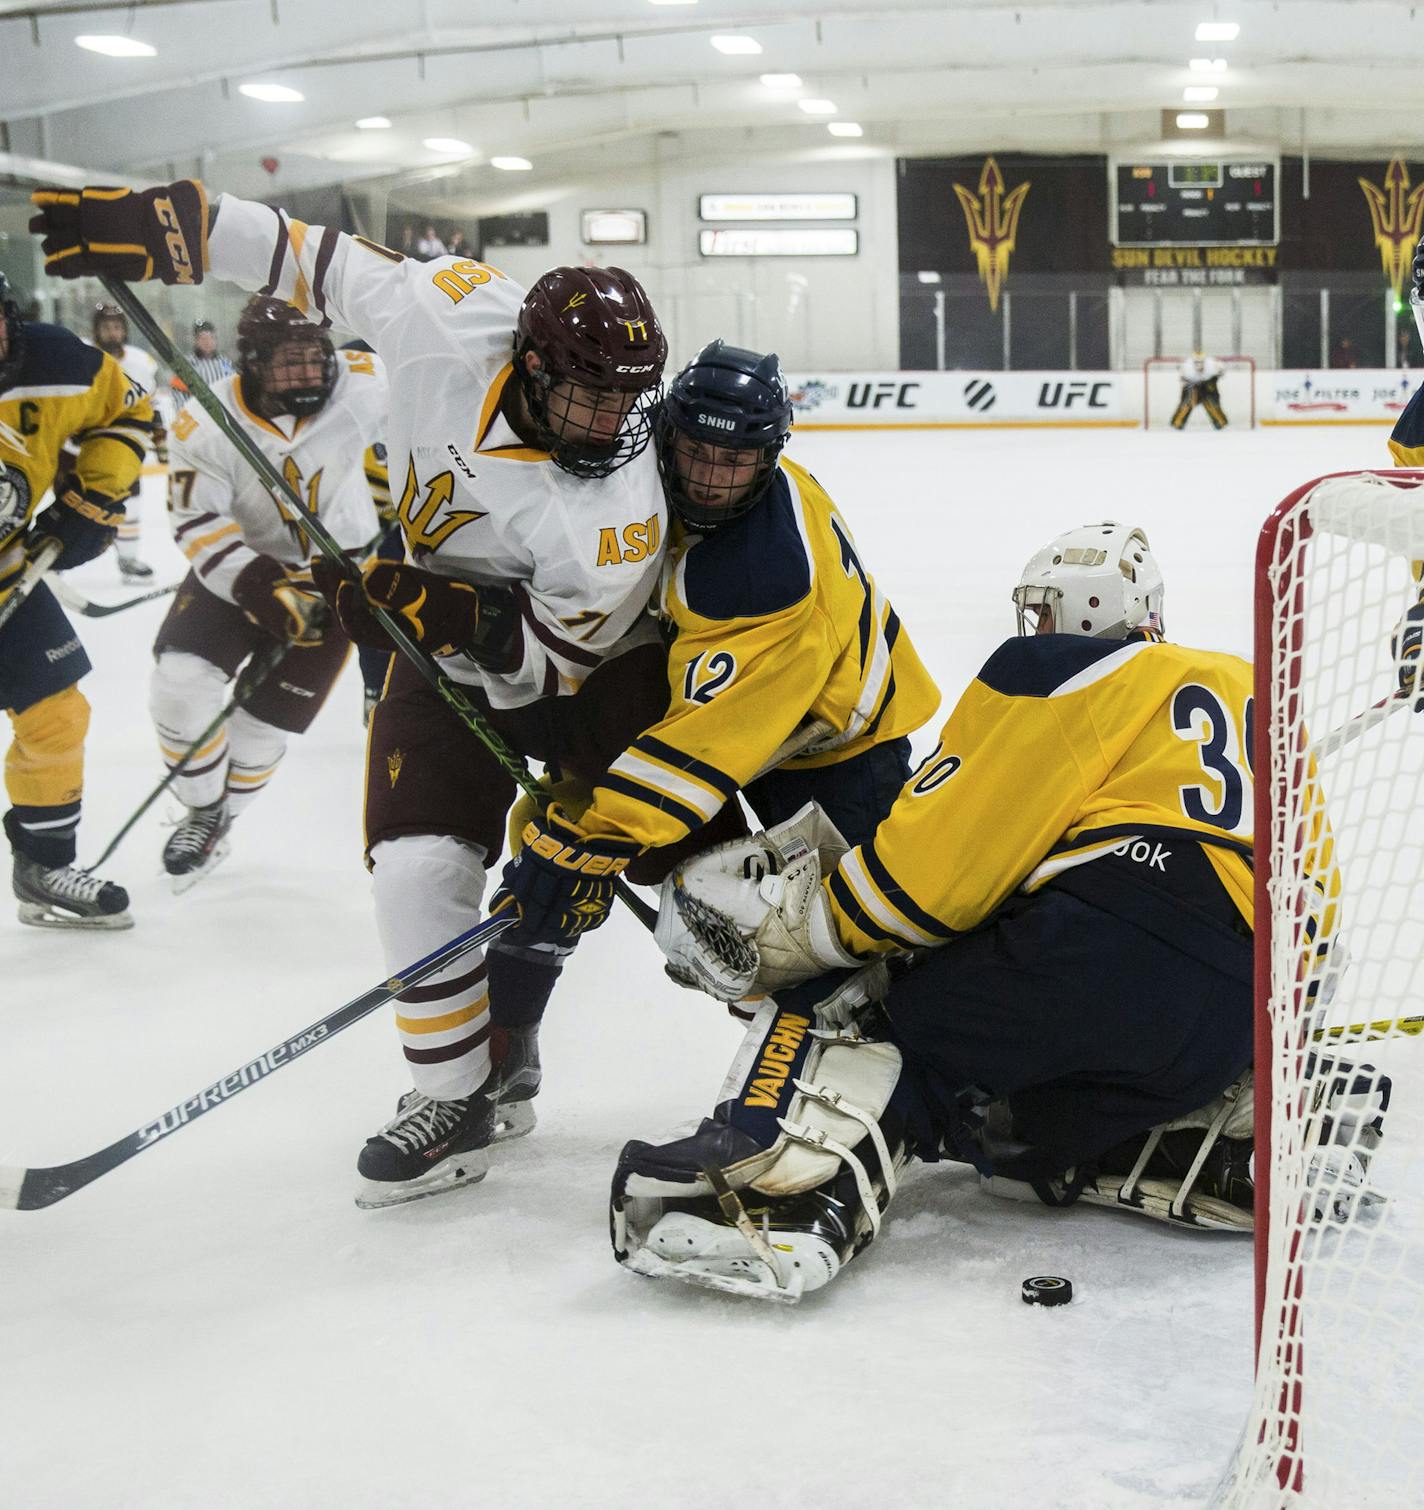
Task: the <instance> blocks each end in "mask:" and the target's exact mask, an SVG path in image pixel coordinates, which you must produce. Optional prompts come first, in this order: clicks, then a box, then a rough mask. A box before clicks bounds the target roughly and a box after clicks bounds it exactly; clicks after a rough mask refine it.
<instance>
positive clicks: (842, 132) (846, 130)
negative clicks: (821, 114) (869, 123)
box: [826, 121, 865, 136]
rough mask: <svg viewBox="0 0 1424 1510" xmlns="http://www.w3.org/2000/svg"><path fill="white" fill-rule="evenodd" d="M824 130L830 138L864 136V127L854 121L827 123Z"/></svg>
mask: <svg viewBox="0 0 1424 1510" xmlns="http://www.w3.org/2000/svg"><path fill="white" fill-rule="evenodd" d="M826 130H827V131H829V132H830V133H831V135H832V136H864V135H865V127H864V126H862V125H860V124H858V123H857V122H856V121H827V122H826Z"/></svg>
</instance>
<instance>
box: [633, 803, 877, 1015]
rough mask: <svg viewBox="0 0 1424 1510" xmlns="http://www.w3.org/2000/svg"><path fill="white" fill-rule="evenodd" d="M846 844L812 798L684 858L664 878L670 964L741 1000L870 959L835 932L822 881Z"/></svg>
mask: <svg viewBox="0 0 1424 1510" xmlns="http://www.w3.org/2000/svg"><path fill="white" fill-rule="evenodd" d="M849 848H850V846H849V845H848V844H847V843H846V842H845V840H844V839H843V838H842V837H841V835H840V833H839V832H838V831H837V830H836V826H835V824H833V823H832V822H831V820H830V819H829V818H827V817H826V815H825V814H824V813H823V812H822V811H821V810H820V808H818V807H817V806H816V804H815V803H813V802H808V803H807V804H806V806H805V807H803V808H802V809H801V810H800V812H798V813H797V814H795V816H794V817H792V818H790V819H788V820H787V821H786V822H785V823H782V824H778V825H777V826H776V827H775V828H772V829H768V830H767V831H766V832H765V833H760V834H753V835H752V836H751V837H750V838H747V839H735V840H733V841H732V842H731V843H729V844H721V845H718V846H717V847H716V848H715V849H709V850H704V851H703V853H701V854H700V855H694V856H693V858H692V859H691V860H688V861H687V862H686V863H685V864H683V865H680V866H678V868H677V869H676V870H674V871H673V873H672V875H670V876H669V877H668V879H667V880H666V881H665V882H664V883H663V894H662V901H661V905H660V907H659V909H658V923H657V927H656V929H655V930H654V934H653V936H654V938H656V940H657V942H658V946H659V947H660V948H661V949H662V951H663V953H664V955H666V956H667V961H668V973H669V974H671V975H672V976H674V978H675V979H681V980H691V981H694V982H696V984H697V985H698V986H700V987H701V989H702V990H704V991H706V992H707V993H708V995H710V996H715V997H716V998H717V999H718V1000H719V1001H738V1000H740V999H741V998H742V997H744V996H747V995H749V994H751V993H752V992H754V991H776V990H779V989H784V988H785V987H787V986H791V985H795V984H797V983H798V982H800V981H803V980H809V979H810V978H811V977H813V976H817V975H821V974H823V973H825V972H826V971H828V970H844V969H847V968H850V967H853V966H857V965H860V964H862V963H864V961H862V960H860V959H857V958H856V956H855V955H853V954H850V953H849V952H848V951H847V950H846V949H845V948H844V947H843V946H842V944H841V942H840V940H839V939H838V938H837V936H836V931H835V924H834V922H833V920H832V917H831V910H830V904H829V902H828V901H827V899H826V894H825V892H824V890H823V889H822V887H821V879H822V877H823V876H824V875H825V874H826V873H828V872H829V871H831V870H834V869H835V867H836V864H837V863H838V862H839V860H840V857H841V856H842V855H843V854H845V853H846V852H847V850H848V849H849Z"/></svg>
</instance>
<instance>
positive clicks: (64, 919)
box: [20, 902, 134, 933]
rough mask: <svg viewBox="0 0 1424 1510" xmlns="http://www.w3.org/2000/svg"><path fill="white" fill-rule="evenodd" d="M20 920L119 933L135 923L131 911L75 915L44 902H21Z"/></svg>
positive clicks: (46, 926) (31, 923)
mask: <svg viewBox="0 0 1424 1510" xmlns="http://www.w3.org/2000/svg"><path fill="white" fill-rule="evenodd" d="M20 921H21V922H22V923H28V924H29V925H30V926H31V927H32V928H69V929H75V928H83V929H85V930H86V931H90V932H95V933H118V932H122V931H123V930H124V929H125V928H132V927H133V925H134V920H133V914H132V913H131V912H109V913H101V914H99V915H96V916H94V917H75V916H74V914H73V913H68V912H58V911H55V910H54V909H53V908H50V907H46V906H45V905H44V903H43V902H21V903H20Z"/></svg>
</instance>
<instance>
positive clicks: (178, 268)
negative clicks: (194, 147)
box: [30, 178, 208, 284]
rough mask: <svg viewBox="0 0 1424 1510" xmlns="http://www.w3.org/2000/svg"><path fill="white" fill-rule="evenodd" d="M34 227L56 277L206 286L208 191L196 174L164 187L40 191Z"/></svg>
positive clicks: (33, 200) (48, 268)
mask: <svg viewBox="0 0 1424 1510" xmlns="http://www.w3.org/2000/svg"><path fill="white" fill-rule="evenodd" d="M30 202H31V204H33V205H34V206H35V209H36V210H37V211H38V212H39V213H38V214H36V215H35V216H34V217H33V218H32V219H31V221H30V230H31V231H32V232H33V233H34V234H35V235H36V236H39V237H41V238H42V241H41V246H42V247H43V250H44V258H45V272H47V273H48V274H49V275H50V276H51V277H52V278H87V277H91V276H98V275H100V274H105V273H106V274H108V276H109V277H111V278H119V279H121V280H122V281H123V282H125V283H143V282H145V281H146V280H148V279H150V278H159V279H161V280H162V281H163V282H164V283H170V284H172V283H201V282H202V281H203V274H204V272H206V271H207V265H208V196H207V194H206V192H205V191H204V189H203V186H202V184H201V183H199V182H198V180H197V179H195V178H180V179H179V180H178V181H177V182H176V183H171V184H164V185H163V186H162V187H161V188H158V189H105V188H100V187H97V186H90V187H88V188H84V189H58V188H56V189H37V190H36V191H35V192H34V193H33V194H31V195H30Z"/></svg>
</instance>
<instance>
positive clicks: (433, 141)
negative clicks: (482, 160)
mask: <svg viewBox="0 0 1424 1510" xmlns="http://www.w3.org/2000/svg"><path fill="white" fill-rule="evenodd" d="M425 145H426V146H427V147H429V148H430V150H431V151H432V152H443V153H445V154H446V155H447V156H450V155H452V154H456V153H458V154H459V155H460V156H461V157H468V156H470V154H471V153H473V152H474V150H475V149H474V148H473V147H472V146H471V145H470V144H469V142H462V141H461V140H460V138H459V137H458V136H427V137H426V138H425Z"/></svg>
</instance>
